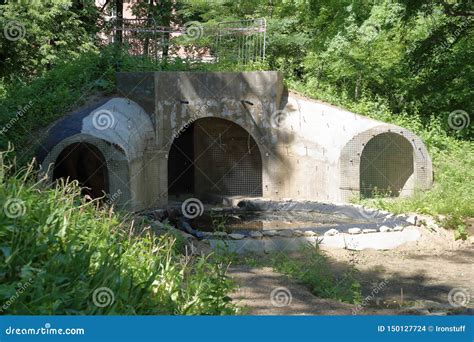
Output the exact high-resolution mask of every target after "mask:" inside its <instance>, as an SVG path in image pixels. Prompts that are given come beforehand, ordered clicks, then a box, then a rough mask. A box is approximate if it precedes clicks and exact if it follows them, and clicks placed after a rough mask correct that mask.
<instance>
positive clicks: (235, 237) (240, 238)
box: [229, 233, 245, 240]
mask: <svg viewBox="0 0 474 342" xmlns="http://www.w3.org/2000/svg"><path fill="white" fill-rule="evenodd" d="M229 237H230V238H231V239H234V240H242V239H243V238H244V237H245V235H244V234H237V233H232V234H229Z"/></svg>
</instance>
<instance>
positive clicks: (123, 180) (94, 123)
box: [37, 97, 154, 211]
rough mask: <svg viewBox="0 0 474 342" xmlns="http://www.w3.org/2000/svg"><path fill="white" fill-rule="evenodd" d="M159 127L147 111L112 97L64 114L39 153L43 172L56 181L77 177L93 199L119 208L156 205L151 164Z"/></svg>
mask: <svg viewBox="0 0 474 342" xmlns="http://www.w3.org/2000/svg"><path fill="white" fill-rule="evenodd" d="M152 140H153V125H152V122H151V120H150V117H149V116H148V114H147V113H145V111H144V110H143V109H142V108H141V107H140V106H139V105H138V104H136V103H135V102H133V101H131V100H128V99H125V98H119V97H117V98H109V99H105V100H102V101H100V102H98V103H96V104H94V105H89V106H86V107H84V108H82V109H80V110H78V111H76V112H74V113H71V114H69V115H67V116H66V117H64V118H63V119H62V120H60V121H58V122H57V123H55V124H54V125H53V126H52V127H51V128H50V129H49V130H48V135H47V137H46V139H45V140H44V141H43V142H42V144H41V147H40V149H39V150H38V152H37V160H38V162H39V163H40V165H41V169H42V172H43V173H45V174H46V175H47V176H48V178H49V179H50V180H51V181H55V180H56V179H58V178H68V177H69V179H70V180H73V179H76V180H78V181H79V184H80V185H81V186H84V187H87V188H89V189H84V190H83V193H84V194H88V195H90V196H91V197H92V198H98V197H102V196H104V194H105V196H104V201H107V202H109V204H113V205H115V206H117V207H119V208H123V209H129V210H133V211H135V210H140V209H142V208H144V207H149V206H152V202H151V200H150V196H151V195H152V194H151V193H150V192H149V191H148V190H147V180H148V179H150V178H152V177H151V173H152V172H153V169H152V168H153V167H154V164H153V163H146V162H145V160H146V159H147V158H148V156H147V151H148V144H149V143H150V141H152Z"/></svg>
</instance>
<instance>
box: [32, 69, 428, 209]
mask: <svg viewBox="0 0 474 342" xmlns="http://www.w3.org/2000/svg"><path fill="white" fill-rule="evenodd" d="M117 92H118V94H119V95H117V96H116V97H113V98H109V99H105V100H103V101H100V102H98V103H96V104H94V105H90V106H87V107H85V108H83V109H80V110H78V111H76V112H74V113H72V114H69V115H67V116H66V117H65V118H64V119H63V120H61V121H60V122H58V123H57V124H56V125H54V126H53V127H52V128H51V129H50V130H49V134H48V136H47V138H46V139H45V141H43V143H42V147H41V149H40V151H39V152H38V160H39V162H40V163H41V166H42V168H43V170H44V172H46V173H48V174H49V175H50V178H51V179H55V178H59V177H64V176H68V175H69V176H71V177H72V176H76V174H79V171H80V170H81V168H82V171H81V172H85V170H88V169H87V167H91V168H95V169H96V170H97V173H98V174H102V175H104V174H105V175H106V176H103V179H105V181H103V184H100V186H94V188H96V189H100V190H105V191H106V192H108V197H109V198H112V197H114V198H115V199H114V202H113V203H114V204H115V205H116V206H117V207H120V208H123V209H128V210H132V211H138V210H144V209H149V208H159V207H167V206H169V205H170V203H171V202H174V201H175V200H176V199H178V200H179V201H182V200H184V199H186V198H187V197H188V196H189V197H196V198H198V199H200V200H201V201H207V199H216V198H219V199H220V198H223V197H227V196H229V197H235V196H238V197H239V198H242V197H261V198H263V199H266V200H277V201H281V200H288V199H291V200H308V201H319V202H332V203H344V202H348V201H350V200H351V199H352V198H353V197H354V196H363V197H367V196H368V197H370V196H373V195H375V194H377V193H378V192H382V193H383V194H384V195H390V196H408V195H411V194H413V193H414V191H415V190H416V189H419V190H426V189H429V188H430V187H431V185H432V181H433V174H432V165H431V159H430V157H429V155H428V151H427V149H426V147H425V145H424V144H423V142H422V141H421V139H420V138H419V137H418V136H416V135H415V134H413V133H412V132H410V131H408V130H406V129H404V128H402V127H398V126H395V125H391V124H387V123H383V122H380V121H376V120H372V119H369V118H367V117H364V116H360V115H357V114H354V113H351V112H348V111H346V110H344V109H342V108H338V107H335V106H332V105H329V104H327V103H323V102H320V101H317V100H312V99H308V98H305V97H303V96H300V95H298V94H294V93H288V92H287V91H285V89H284V86H283V79H282V75H281V74H280V73H279V72H273V71H259V72H240V73H234V72H216V73H212V72H143V73H142V72H139V73H135V72H132V73H118V74H117ZM73 144H76V145H73ZM81 144H83V145H81ZM68 146H76V148H79V147H80V146H82V147H81V149H82V151H83V152H84V151H86V150H84V149H83V147H90V146H93V147H94V148H93V149H92V150H94V151H95V153H93V154H92V155H95V156H97V158H95V161H91V162H87V161H86V160H87V157H79V154H80V153H79V152H77V155H76V157H69V158H66V161H63V159H64V156H65V154H66V152H64V154H61V153H62V152H63V151H65V150H66V149H67V148H68ZM81 149H79V151H80V150H81ZM89 150H91V149H89ZM97 151H99V152H100V153H98V152H97ZM100 155H101V156H102V157H103V158H102V159H101V158H100ZM74 158H77V161H76V162H75V163H76V169H75V170H71V169H68V168H67V167H66V165H67V163H72V164H74V160H75V159H74ZM88 158H91V155H89V157H88ZM78 160H83V163H84V164H88V165H87V166H85V165H81V166H77V165H78V164H77V163H80V162H79V161H78ZM98 160H100V161H101V162H100V163H99V162H98ZM100 164H102V165H103V166H100ZM87 172H88V173H87ZM87 172H86V174H92V171H87ZM77 177H79V176H77ZM81 179H83V178H81ZM83 182H85V181H83ZM94 191H96V190H94ZM117 194H118V195H117ZM94 195H98V191H97V192H95V193H94ZM189 197H188V198H189ZM226 203H230V202H229V201H226Z"/></svg>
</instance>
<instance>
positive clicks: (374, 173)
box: [360, 133, 413, 197]
mask: <svg viewBox="0 0 474 342" xmlns="http://www.w3.org/2000/svg"><path fill="white" fill-rule="evenodd" d="M412 174H413V148H412V145H411V144H410V142H409V141H408V140H407V139H405V138H404V137H402V136H400V135H398V134H394V133H383V134H379V135H377V136H375V137H374V138H372V139H371V140H369V142H368V143H367V145H366V146H365V147H364V150H363V151H362V155H361V162H360V193H361V196H362V197H375V196H391V197H394V196H398V195H399V194H400V192H401V190H402V189H403V187H404V186H405V184H406V182H407V181H408V179H409V178H410V176H411V175H412Z"/></svg>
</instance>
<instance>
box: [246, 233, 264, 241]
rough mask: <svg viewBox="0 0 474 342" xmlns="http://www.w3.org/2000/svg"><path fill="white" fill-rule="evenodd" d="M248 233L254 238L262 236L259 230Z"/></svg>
mask: <svg viewBox="0 0 474 342" xmlns="http://www.w3.org/2000/svg"><path fill="white" fill-rule="evenodd" d="M249 235H250V237H253V238H255V239H260V238H261V237H262V236H263V234H262V233H260V232H250V233H249Z"/></svg>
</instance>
